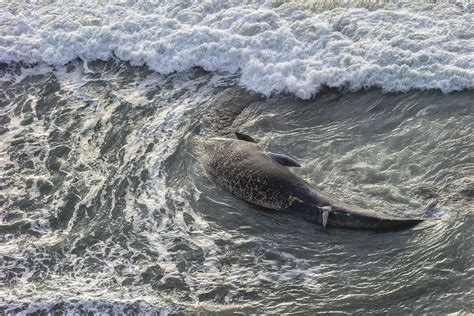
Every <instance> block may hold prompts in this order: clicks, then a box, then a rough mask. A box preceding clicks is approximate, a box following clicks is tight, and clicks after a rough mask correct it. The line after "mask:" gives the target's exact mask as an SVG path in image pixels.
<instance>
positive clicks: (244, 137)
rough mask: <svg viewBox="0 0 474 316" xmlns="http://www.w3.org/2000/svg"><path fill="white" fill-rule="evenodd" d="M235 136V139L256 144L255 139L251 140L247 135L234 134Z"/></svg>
mask: <svg viewBox="0 0 474 316" xmlns="http://www.w3.org/2000/svg"><path fill="white" fill-rule="evenodd" d="M235 136H236V137H237V139H240V140H245V141H246V142H251V143H256V141H255V139H253V138H252V137H250V136H249V135H247V134H244V133H239V132H235Z"/></svg>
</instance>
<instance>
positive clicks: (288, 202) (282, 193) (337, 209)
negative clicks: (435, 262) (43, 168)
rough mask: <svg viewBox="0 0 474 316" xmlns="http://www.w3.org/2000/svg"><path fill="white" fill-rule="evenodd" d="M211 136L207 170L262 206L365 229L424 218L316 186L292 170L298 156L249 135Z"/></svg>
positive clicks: (323, 222)
mask: <svg viewBox="0 0 474 316" xmlns="http://www.w3.org/2000/svg"><path fill="white" fill-rule="evenodd" d="M236 135H237V137H238V139H232V138H210V139H207V140H206V146H205V148H206V155H207V157H206V160H205V164H204V165H205V169H206V170H207V172H208V173H209V174H210V175H211V176H212V177H213V178H214V179H215V181H216V182H217V183H218V184H220V185H221V186H222V187H223V188H224V189H226V190H227V191H229V192H230V193H232V194H234V195H235V196H237V197H239V198H241V199H243V200H245V201H247V202H250V203H252V204H255V205H259V206H261V207H264V208H267V209H272V210H277V211H284V212H288V213H290V214H293V215H296V216H299V217H302V218H304V219H306V220H307V221H309V222H312V223H316V224H321V225H322V226H324V227H339V228H351V229H364V230H382V231H383V230H394V229H403V228H409V227H413V226H415V225H417V224H418V223H420V222H422V221H423V220H424V219H422V218H398V217H393V216H387V215H382V214H379V213H376V212H373V211H370V210H367V209H363V208H361V207H359V206H357V205H353V204H349V203H344V202H341V201H338V200H336V199H334V198H332V197H330V196H328V195H326V194H324V193H322V192H319V191H317V190H315V189H313V188H312V187H311V186H310V184H309V183H307V182H306V181H305V180H303V179H302V178H301V177H299V176H298V175H296V174H295V173H293V172H292V171H291V170H290V167H297V166H299V164H298V162H297V161H296V159H294V158H291V157H288V156H286V155H282V154H274V153H269V152H266V151H264V150H263V149H262V148H261V147H260V146H259V145H258V144H256V143H255V142H254V140H253V139H252V138H251V137H250V136H247V135H244V134H241V133H236Z"/></svg>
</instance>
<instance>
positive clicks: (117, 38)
mask: <svg viewBox="0 0 474 316" xmlns="http://www.w3.org/2000/svg"><path fill="white" fill-rule="evenodd" d="M329 3H330V2H329ZM316 4H317V2H315V3H313V5H311V3H286V2H279V1H252V2H250V3H248V4H247V3H245V4H241V2H240V1H229V2H227V1H224V2H223V1H209V2H200V1H196V2H194V1H192V2H188V3H182V2H180V1H164V2H162V3H161V2H160V3H158V4H154V3H153V2H147V1H145V2H139V3H130V4H128V3H127V2H120V3H116V4H103V5H98V4H97V3H95V2H92V1H91V2H88V1H86V2H80V3H79V4H70V3H61V2H59V3H53V4H51V5H42V4H41V2H40V4H36V5H34V4H27V3H23V4H22V5H17V4H11V5H5V7H6V9H4V10H2V12H0V21H1V24H2V26H3V27H2V30H1V37H0V61H3V62H26V63H39V62H44V63H47V64H50V65H64V64H66V63H67V62H70V61H72V60H74V59H76V58H82V59H85V60H95V59H100V60H108V59H111V58H118V59H120V60H123V61H129V62H130V63H131V64H132V65H147V66H148V67H149V68H151V69H153V70H155V71H157V72H159V73H162V74H169V73H172V72H175V71H185V70H189V69H190V68H192V67H196V66H199V67H202V68H204V69H205V70H208V71H219V72H228V73H238V74H239V83H240V84H241V85H242V86H244V87H245V88H247V89H249V90H252V91H256V92H260V93H263V94H265V95H270V94H274V93H292V94H295V95H296V96H298V97H300V98H303V99H307V98H310V97H311V96H313V95H315V94H316V93H317V92H318V91H319V90H320V89H321V87H323V86H329V87H344V88H348V89H351V90H358V89H361V88H367V87H380V88H382V89H384V90H386V91H408V90H410V89H440V90H441V91H443V92H445V93H446V92H451V91H456V90H462V89H470V88H472V87H474V29H473V25H474V16H473V5H472V4H471V3H470V2H469V1H466V2H458V3H445V2H440V3H436V4H426V3H417V4H410V2H409V1H406V2H404V1H396V2H388V3H387V4H385V5H383V4H379V5H378V7H377V10H371V8H370V7H369V8H364V7H362V6H360V5H359V6H357V2H355V4H356V6H355V7H351V6H350V5H347V6H345V7H336V8H333V9H331V10H322V9H318V7H317V6H316ZM323 8H324V7H323Z"/></svg>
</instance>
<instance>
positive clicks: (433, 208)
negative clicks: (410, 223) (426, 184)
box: [423, 199, 439, 219]
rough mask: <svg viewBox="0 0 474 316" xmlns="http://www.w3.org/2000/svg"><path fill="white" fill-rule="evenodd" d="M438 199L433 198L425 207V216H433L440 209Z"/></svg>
mask: <svg viewBox="0 0 474 316" xmlns="http://www.w3.org/2000/svg"><path fill="white" fill-rule="evenodd" d="M437 206H438V200H436V199H432V200H431V201H430V202H429V203H428V205H427V206H425V208H424V209H423V218H425V219H426V218H432V217H435V216H436V213H437V211H438V210H439V208H438V207H437Z"/></svg>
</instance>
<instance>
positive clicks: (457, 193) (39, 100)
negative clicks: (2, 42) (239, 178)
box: [0, 60, 474, 314]
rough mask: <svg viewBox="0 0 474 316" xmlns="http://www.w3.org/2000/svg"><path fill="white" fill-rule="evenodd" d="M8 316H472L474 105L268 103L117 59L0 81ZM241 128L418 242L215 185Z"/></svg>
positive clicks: (19, 71) (436, 100) (6, 69)
mask: <svg viewBox="0 0 474 316" xmlns="http://www.w3.org/2000/svg"><path fill="white" fill-rule="evenodd" d="M1 72H2V74H1V75H2V76H1V77H2V78H3V79H2V82H1V83H0V84H1V89H0V92H1V96H0V101H1V117H0V119H1V130H0V133H1V142H0V168H1V169H0V170H1V174H0V176H1V179H0V189H1V190H0V205H1V212H0V218H1V224H0V256H1V260H0V311H1V312H7V313H8V312H11V313H15V312H20V311H23V312H41V311H69V312H80V311H104V312H143V313H146V312H160V313H167V312H173V311H183V312H185V311H208V312H210V311H215V312H222V311H233V312H246V313H262V312H266V313H301V312H326V313H327V312H336V313H349V312H358V313H367V312H377V313H395V314H399V313H420V312H423V313H450V312H469V311H472V310H473V305H472V302H473V295H472V284H473V267H472V262H473V241H474V240H473V227H474V226H473V225H474V220H473V216H472V214H473V213H472V212H473V199H474V156H473V152H474V134H473V128H474V108H473V105H472V100H473V98H474V92H473V91H472V90H465V91H461V92H453V93H450V94H443V93H441V92H439V91H433V90H430V91H410V92H407V93H393V94H390V93H384V92H382V91H381V90H379V89H370V90H361V91H358V92H342V91H338V90H331V89H326V90H324V91H323V92H322V93H320V94H319V95H317V96H316V97H315V98H313V99H311V100H307V101H302V100H300V99H296V98H294V97H293V96H291V95H281V94H279V95H275V96H271V97H263V96H261V95H258V94H254V93H252V92H249V91H246V90H244V89H243V88H241V87H240V86H239V85H238V82H239V77H238V76H237V75H231V74H219V73H216V72H214V73H210V72H205V71H203V70H201V69H192V70H188V71H184V72H180V73H174V74H171V75H160V74H158V73H156V72H152V71H150V70H149V68H147V67H134V66H130V65H129V64H127V63H124V62H119V61H115V62H113V61H109V62H99V61H95V62H88V63H84V62H82V61H77V60H76V61H73V62H71V63H69V64H67V65H66V66H56V67H53V66H44V65H41V64H40V65H37V66H25V65H20V64H12V65H10V66H7V65H3V66H2V68H1ZM234 130H239V131H244V132H245V133H248V134H250V135H252V137H254V138H255V139H258V140H259V143H260V144H261V145H262V146H263V147H265V148H267V149H270V150H272V151H275V152H283V153H287V154H290V155H292V156H294V157H297V158H298V159H299V161H300V162H301V165H302V167H301V168H298V169H295V170H294V171H295V172H296V173H298V174H299V175H300V176H302V177H303V178H304V179H306V180H307V181H309V182H310V183H311V184H312V185H314V187H315V188H318V189H319V190H321V191H324V192H326V193H329V194H331V195H333V196H335V197H337V198H339V199H341V200H344V201H348V202H352V203H356V204H359V205H361V206H364V207H368V208H371V209H374V210H376V211H378V212H381V213H386V214H391V215H398V216H406V217H409V216H416V215H422V209H423V207H424V206H425V205H426V204H427V203H428V201H429V200H430V199H432V198H436V199H437V200H438V201H439V208H438V209H437V210H436V212H435V213H434V214H429V217H430V220H428V221H426V222H425V223H423V224H421V225H419V226H417V227H415V228H414V229H411V230H406V231H402V232H393V233H380V234H379V233H377V234H376V233H370V232H356V231H347V230H336V229H334V230H333V229H331V230H326V231H325V230H323V229H322V228H320V227H318V226H315V225H312V224H309V223H306V222H304V221H303V220H299V219H297V218H294V217H291V216H287V215H286V214H279V213H275V212H270V211H264V210H262V209H259V208H256V207H254V206H252V205H250V204H247V203H246V202H243V201H241V200H239V199H237V198H236V197H234V196H232V195H231V194H229V193H227V192H225V191H224V190H223V189H221V188H220V187H217V186H216V185H215V184H214V182H213V181H212V179H210V178H209V177H208V176H207V175H206V174H205V172H204V169H203V167H202V165H201V163H200V159H201V157H202V154H203V152H202V149H201V147H200V142H201V140H202V139H204V138H206V137H211V136H215V135H219V136H231V135H232V133H233V131H234Z"/></svg>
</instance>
